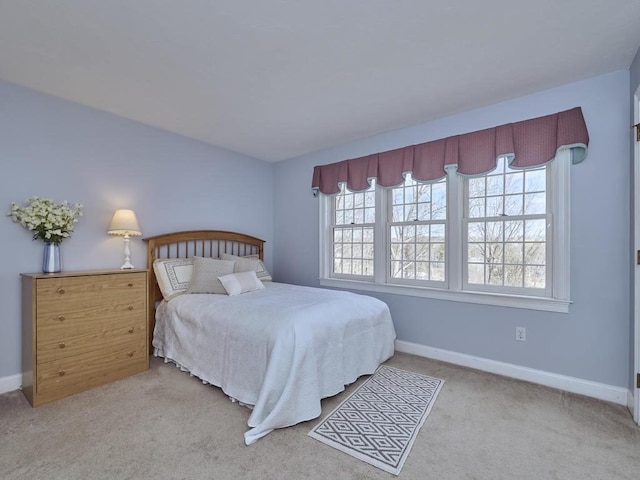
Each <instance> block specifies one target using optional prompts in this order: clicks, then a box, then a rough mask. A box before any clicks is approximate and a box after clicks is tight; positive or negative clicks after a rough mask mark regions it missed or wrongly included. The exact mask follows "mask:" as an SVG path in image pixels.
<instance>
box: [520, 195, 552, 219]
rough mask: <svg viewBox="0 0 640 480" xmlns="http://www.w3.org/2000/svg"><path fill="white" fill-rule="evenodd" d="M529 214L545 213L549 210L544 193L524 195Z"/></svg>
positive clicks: (526, 211)
mask: <svg viewBox="0 0 640 480" xmlns="http://www.w3.org/2000/svg"><path fill="white" fill-rule="evenodd" d="M524 205H525V213H526V214H527V215H536V214H544V213H545V212H546V211H547V197H546V195H545V194H544V193H528V194H526V195H525V196H524Z"/></svg>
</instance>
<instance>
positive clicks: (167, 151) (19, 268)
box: [0, 82, 273, 378]
mask: <svg viewBox="0 0 640 480" xmlns="http://www.w3.org/2000/svg"><path fill="white" fill-rule="evenodd" d="M0 166H1V171H0V212H2V213H5V212H6V211H8V210H9V205H10V203H11V202H12V201H16V202H21V201H22V200H24V199H25V198H27V197H29V196H32V195H37V196H41V197H51V198H53V199H54V200H57V201H62V200H69V201H70V202H80V203H83V204H84V206H85V209H84V211H85V215H84V217H82V218H81V219H80V222H79V223H78V225H77V228H76V232H75V234H74V235H73V237H72V238H70V239H67V240H66V241H64V242H63V243H62V247H61V248H62V258H63V268H64V269H65V270H87V269H98V268H119V266H120V265H121V264H122V245H123V244H122V239H121V238H120V237H109V236H108V235H107V233H106V229H107V226H108V224H109V221H110V219H111V216H112V215H113V212H114V210H115V209H117V208H132V209H134V210H135V211H136V213H137V215H138V219H139V221H140V226H141V229H142V231H143V234H144V235H145V236H151V235H156V234H159V233H165V232H171V231H176V230H185V229H200V228H214V229H221V230H233V231H240V232H244V233H248V234H251V235H255V236H257V237H260V238H262V239H264V240H266V241H267V244H266V247H265V248H266V258H267V263H268V264H269V265H270V263H271V262H270V259H271V258H272V255H271V251H272V246H273V241H272V239H273V235H272V228H273V205H272V200H273V165H272V164H269V163H266V162H262V161H259V160H256V159H253V158H249V157H246V156H243V155H239V154H236V153H232V152H229V151H226V150H223V149H220V148H216V147H212V146H210V145H206V144H204V143H201V142H197V141H194V140H190V139H187V138H184V137H181V136H178V135H173V134H170V133H167V132H164V131H161V130H158V129H154V128H150V127H147V126H144V125H141V124H138V123H135V122H132V121H129V120H125V119H122V118H119V117H116V116H113V115H109V114H106V113H103V112H99V111H97V110H93V109H90V108H85V107H83V106H80V105H77V104H74V103H70V102H66V101H63V100H60V99H57V98H54V97H52V96H48V95H43V94H39V93H36V92H34V91H31V90H28V89H25V88H21V87H18V86H15V85H12V84H9V83H6V82H0ZM0 239H1V245H2V246H1V248H0V265H2V268H1V269H0V305H2V309H1V310H2V315H1V316H0V378H2V377H5V376H9V375H12V374H16V373H19V372H20V368H21V367H20V338H21V337H20V278H19V274H20V272H37V271H38V270H39V269H40V268H41V261H42V242H35V241H32V240H31V237H30V235H29V233H28V232H27V231H26V230H25V229H23V228H22V227H20V226H19V225H17V224H14V223H12V222H11V220H10V219H9V218H0ZM131 250H132V261H133V263H134V264H135V265H136V266H140V267H144V266H145V262H146V259H145V250H144V242H142V240H141V239H140V238H139V237H134V238H133V239H132V241H131Z"/></svg>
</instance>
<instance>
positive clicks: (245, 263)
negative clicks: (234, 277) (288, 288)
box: [220, 253, 271, 282]
mask: <svg viewBox="0 0 640 480" xmlns="http://www.w3.org/2000/svg"><path fill="white" fill-rule="evenodd" d="M220 258H222V259H223V260H233V261H235V262H236V266H235V267H234V270H233V271H234V272H235V273H238V272H248V271H250V270H254V271H255V272H256V276H257V277H258V278H259V279H260V280H261V281H263V282H266V281H269V280H271V274H270V273H269V272H268V271H267V267H265V266H264V263H263V261H262V260H260V257H259V256H258V255H247V256H245V257H238V256H237V255H230V254H228V253H223V254H222V256H221V257H220Z"/></svg>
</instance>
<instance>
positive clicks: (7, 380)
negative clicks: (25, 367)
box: [0, 373, 22, 394]
mask: <svg viewBox="0 0 640 480" xmlns="http://www.w3.org/2000/svg"><path fill="white" fill-rule="evenodd" d="M21 386H22V374H21V373H16V374H15V375H9V376H8V377H0V394H2V393H7V392H12V391H14V390H18V389H19V388H20V387H21Z"/></svg>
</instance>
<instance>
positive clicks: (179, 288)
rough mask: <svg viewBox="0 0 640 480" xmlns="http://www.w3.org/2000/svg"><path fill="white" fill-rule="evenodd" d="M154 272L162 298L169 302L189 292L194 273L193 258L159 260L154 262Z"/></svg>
mask: <svg viewBox="0 0 640 480" xmlns="http://www.w3.org/2000/svg"><path fill="white" fill-rule="evenodd" d="M153 271H154V272H155V274H156V280H157V281H158V286H159V287H160V291H161V292H162V296H163V297H164V299H165V300H167V301H169V300H171V299H172V298H174V297H177V296H178V295H182V294H183V293H186V292H187V289H188V288H189V282H190V281H191V274H192V272H193V258H168V259H158V260H155V261H154V262H153Z"/></svg>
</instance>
